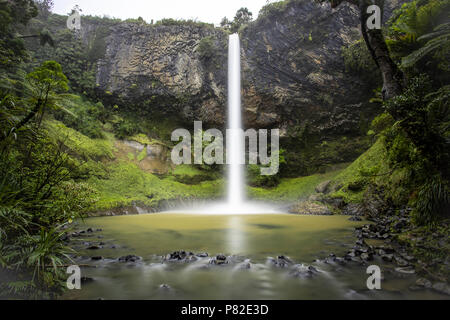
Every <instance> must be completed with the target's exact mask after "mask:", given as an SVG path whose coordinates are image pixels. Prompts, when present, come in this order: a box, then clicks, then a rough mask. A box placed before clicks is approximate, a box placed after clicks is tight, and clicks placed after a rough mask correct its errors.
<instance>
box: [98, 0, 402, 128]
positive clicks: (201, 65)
mask: <svg viewBox="0 0 450 320" xmlns="http://www.w3.org/2000/svg"><path fill="white" fill-rule="evenodd" d="M392 4H393V3H392V2H391V3H390V5H391V6H392ZM394 4H395V3H394ZM358 22H359V18H358V13H357V11H356V9H355V8H353V7H351V6H350V5H346V4H342V5H341V6H339V7H338V8H337V9H331V8H330V6H329V4H327V3H322V4H321V3H318V2H316V1H313V0H291V1H287V2H285V3H283V4H280V5H278V6H274V7H273V8H271V10H266V12H265V13H264V14H262V15H261V16H260V17H259V18H258V20H256V21H255V22H252V23H251V24H250V25H249V26H247V27H246V28H244V29H243V30H241V31H240V37H241V43H242V64H243V106H244V108H245V116H244V119H245V121H246V126H247V127H254V128H260V127H281V128H282V133H283V134H284V135H288V134H289V130H290V128H293V127H295V126H301V125H305V124H306V123H308V126H309V128H310V130H311V131H312V133H316V134H318V135H322V136H324V135H327V134H330V135H334V134H336V133H338V134H347V133H351V132H354V131H355V130H358V124H359V121H360V115H361V113H362V112H370V108H371V107H370V106H369V105H368V104H367V103H364V102H365V101H367V97H368V95H370V92H368V88H366V87H365V85H364V83H363V81H361V80H360V79H359V78H358V77H357V76H355V75H350V74H347V73H345V68H344V62H343V58H342V54H341V48H342V47H343V46H346V45H348V44H350V43H351V42H352V41H353V40H355V39H358V38H359V37H360V35H359V30H358ZM110 32H111V34H110V36H109V38H108V39H107V47H106V52H105V57H104V59H101V61H100V62H99V64H98V73H97V83H98V86H99V90H101V91H102V92H107V93H108V94H109V95H111V96H112V97H113V98H114V99H115V100H117V101H121V102H122V103H126V104H135V105H136V107H138V108H146V109H148V110H151V111H155V112H156V111H157V112H161V113H163V114H166V115H168V116H169V115H175V116H181V118H182V119H183V120H185V121H186V122H191V121H193V120H202V121H204V122H206V123H208V124H210V125H215V126H220V125H222V124H223V123H224V121H225V120H226V81H227V60H226V58H227V38H228V35H227V34H226V33H225V32H224V31H223V30H221V29H219V28H214V27H212V26H208V25H196V24H180V25H138V24H134V23H121V24H118V25H116V26H114V27H112V28H111V30H110ZM361 102H362V103H361Z"/></svg>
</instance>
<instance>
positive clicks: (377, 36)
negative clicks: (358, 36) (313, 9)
mask: <svg viewBox="0 0 450 320" xmlns="http://www.w3.org/2000/svg"><path fill="white" fill-rule="evenodd" d="M371 4H372V3H369V2H368V1H367V0H360V1H359V11H360V18H361V32H362V35H363V38H364V41H365V43H366V45H367V48H368V49H369V51H370V54H371V55H372V58H373V60H374V61H375V63H376V64H377V66H378V68H379V69H380V71H381V75H382V78H383V91H382V93H383V100H388V99H391V98H393V97H395V96H397V95H399V94H401V93H402V91H403V81H404V78H403V72H402V71H401V70H400V69H399V68H398V67H397V65H396V64H395V63H394V61H392V59H391V57H390V55H389V49H388V47H387V45H386V41H385V40H384V36H383V32H382V30H381V29H373V30H369V29H368V28H367V18H368V17H369V16H368V14H367V7H368V6H369V5H371ZM379 7H380V8H381V9H382V8H383V6H382V4H379Z"/></svg>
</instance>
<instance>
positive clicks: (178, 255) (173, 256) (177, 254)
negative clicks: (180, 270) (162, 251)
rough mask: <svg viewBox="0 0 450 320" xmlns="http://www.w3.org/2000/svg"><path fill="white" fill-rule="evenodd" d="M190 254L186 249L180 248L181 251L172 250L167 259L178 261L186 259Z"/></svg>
mask: <svg viewBox="0 0 450 320" xmlns="http://www.w3.org/2000/svg"><path fill="white" fill-rule="evenodd" d="M188 255H189V254H188V253H187V252H186V251H184V250H180V251H174V252H172V253H169V254H168V255H167V256H166V260H172V261H173V260H177V261H181V260H184V259H186V257H187V256H188Z"/></svg>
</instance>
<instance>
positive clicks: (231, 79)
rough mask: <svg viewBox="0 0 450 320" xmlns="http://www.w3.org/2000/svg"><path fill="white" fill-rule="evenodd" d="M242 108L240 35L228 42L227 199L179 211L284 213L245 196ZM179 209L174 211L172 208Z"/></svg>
mask: <svg viewBox="0 0 450 320" xmlns="http://www.w3.org/2000/svg"><path fill="white" fill-rule="evenodd" d="M241 130H242V109H241V47H240V42H239V35H238V34H232V35H230V36H229V45H228V134H227V160H228V161H227V162H228V163H229V164H228V172H227V175H228V177H227V194H226V196H227V198H226V201H223V202H210V203H208V204H203V205H199V204H197V205H196V204H193V205H191V208H186V207H184V208H176V209H178V210H176V212H177V213H185V212H186V213H208V214H263V213H277V212H280V211H279V210H277V209H276V208H275V207H274V206H273V205H270V204H265V203H262V202H256V201H248V200H247V199H246V196H245V172H244V165H243V164H242V162H243V160H244V159H245V142H244V137H243V136H242V135H241V134H240V131H241ZM170 211H171V212H175V211H174V210H170Z"/></svg>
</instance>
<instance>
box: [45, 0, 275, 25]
mask: <svg viewBox="0 0 450 320" xmlns="http://www.w3.org/2000/svg"><path fill="white" fill-rule="evenodd" d="M54 2H55V6H54V8H53V12H55V13H59V14H67V13H69V12H70V11H71V9H72V8H73V7H74V6H75V5H79V6H80V8H81V9H82V10H83V12H82V14H84V15H94V16H103V15H107V16H109V17H114V18H121V19H127V18H137V17H139V16H141V17H142V18H144V20H146V21H147V22H150V21H151V20H152V19H153V20H154V21H155V22H156V21H157V20H161V19H162V18H173V19H196V20H198V21H202V22H209V23H214V24H219V23H220V21H221V20H222V18H223V17H224V16H226V17H228V18H229V19H233V17H234V15H235V13H236V11H237V10H238V9H239V8H241V7H247V8H248V9H249V10H250V11H251V12H252V13H253V17H254V18H256V17H257V15H258V12H259V10H260V9H261V8H262V7H263V6H264V5H265V4H266V3H267V2H268V0H54ZM269 2H276V0H269Z"/></svg>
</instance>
